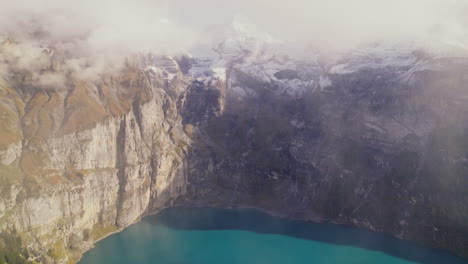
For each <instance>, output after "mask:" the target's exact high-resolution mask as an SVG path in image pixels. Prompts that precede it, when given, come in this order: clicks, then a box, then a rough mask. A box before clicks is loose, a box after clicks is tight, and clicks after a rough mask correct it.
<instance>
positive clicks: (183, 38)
mask: <svg viewBox="0 0 468 264" xmlns="http://www.w3.org/2000/svg"><path fill="white" fill-rule="evenodd" d="M467 13H468V2H467V1H465V0H393V1H388V0H352V1H350V0H327V1H323V0H290V1H277V0H268V1H267V0H249V1H247V0H239V1H219V0H199V1H187V0H170V1H169V0H100V1H96V0H81V1H67V0H41V1H34V0H3V1H2V4H1V9H0V36H1V34H4V35H5V36H8V37H9V38H10V39H12V40H14V41H16V42H17V45H14V46H9V47H5V45H3V47H2V51H1V55H0V56H1V57H0V65H1V66H0V74H2V75H4V74H8V73H9V72H10V71H12V68H14V69H13V70H16V71H18V70H26V69H29V70H31V71H33V72H35V73H36V75H37V78H39V79H38V80H39V82H41V83H44V84H47V83H48V80H49V79H50V80H51V83H56V82H60V78H58V77H57V76H53V74H52V75H51V74H49V76H47V75H46V74H42V73H43V72H44V67H50V65H55V66H54V67H57V69H60V70H62V71H64V72H67V73H68V74H75V75H77V76H78V77H82V78H91V77H92V76H95V75H96V74H99V73H101V72H103V71H107V70H111V69H112V67H115V66H116V65H121V62H122V60H123V58H124V57H126V56H128V55H129V54H134V53H139V52H153V53H156V54H174V53H179V52H182V51H186V50H190V48H191V47H193V46H194V45H197V44H200V43H210V41H212V40H213V39H219V36H214V35H213V34H212V32H213V31H210V30H209V29H210V28H213V27H223V26H226V25H228V24H229V23H230V22H231V21H232V20H233V19H234V18H236V17H239V16H241V17H245V18H247V19H248V20H249V21H252V23H254V24H255V25H256V28H259V29H261V30H262V31H265V32H267V33H268V34H270V35H271V36H272V37H273V38H275V39H278V40H280V41H282V42H283V43H286V44H288V43H291V44H294V45H296V46H297V45H301V46H303V47H311V48H314V49H318V50H321V51H327V52H336V51H343V50H348V49H352V48H354V47H356V46H359V45H363V44H368V43H376V42H384V43H410V44H411V45H414V46H415V47H417V48H424V49H427V50H430V51H433V52H442V53H463V52H467V51H468V19H467V17H466V14H467ZM44 48H51V49H52V50H53V52H54V53H55V55H56V57H55V59H56V60H57V61H54V62H52V63H51V61H50V60H53V58H54V57H53V56H50V55H51V54H47V52H49V51H48V50H45V49H44ZM44 54H46V55H49V56H44ZM58 55H60V56H58ZM57 58H61V59H60V60H59V59H57ZM2 72H3V73H2ZM41 75H44V76H45V77H47V78H46V79H47V80H42V77H41ZM45 77H44V78H45Z"/></svg>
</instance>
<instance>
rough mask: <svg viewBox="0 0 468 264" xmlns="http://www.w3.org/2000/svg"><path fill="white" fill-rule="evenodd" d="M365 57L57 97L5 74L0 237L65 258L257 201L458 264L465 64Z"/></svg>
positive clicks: (252, 61) (467, 120)
mask: <svg viewBox="0 0 468 264" xmlns="http://www.w3.org/2000/svg"><path fill="white" fill-rule="evenodd" d="M379 54H380V53H379ZM361 55H362V54H360V53H359V54H352V55H350V57H349V58H348V57H347V58H343V60H342V61H338V62H335V63H334V64H333V65H330V64H327V63H324V62H321V61H320V60H316V59H311V60H294V59H290V58H287V57H275V56H265V55H264V54H261V55H258V54H256V55H253V54H248V53H247V54H244V55H238V56H235V61H229V62H228V63H226V69H219V68H216V69H214V68H212V69H210V70H209V71H205V70H200V69H201V68H205V67H208V68H209V67H211V66H210V65H211V64H210V63H211V62H210V61H209V60H206V59H205V60H197V59H193V58H189V57H184V56H182V57H181V58H177V59H172V58H167V57H164V58H157V57H150V56H149V57H144V58H140V59H136V60H135V61H134V62H132V63H127V65H126V67H125V68H124V69H123V70H122V71H121V72H119V73H114V74H112V75H108V76H103V77H102V78H101V79H100V80H99V81H93V82H90V81H81V80H69V82H68V84H67V87H62V89H40V88H37V87H29V86H27V85H23V84H24V83H23V82H22V79H21V76H10V77H9V78H8V80H4V81H3V82H1V83H0V109H1V111H2V112H1V116H0V120H1V124H2V125H1V126H0V181H1V183H0V187H1V189H0V191H1V195H0V229H2V230H16V231H18V233H19V234H20V235H21V236H22V238H23V240H24V241H25V244H26V245H25V246H26V247H27V249H28V250H29V252H30V255H31V256H32V258H33V259H35V260H36V261H38V262H42V263H74V262H76V261H77V260H78V259H79V257H80V255H81V254H82V253H83V252H84V251H86V250H88V249H89V248H90V247H92V245H93V243H94V242H95V241H96V240H98V239H100V238H102V237H104V236H106V235H108V234H110V233H112V232H115V231H119V230H121V229H122V228H125V227H126V226H128V225H131V224H132V223H135V222H136V221H138V220H139V219H141V217H143V216H145V215H147V214H152V213H156V212H157V211H158V210H160V209H162V208H165V207H168V206H174V205H186V206H222V207H236V206H253V207H257V208H262V209H267V210H271V211H275V212H277V213H279V214H282V215H285V216H288V217H294V218H298V219H304V220H320V219H323V220H329V221H334V222H337V223H343V224H349V225H354V226H358V227H362V228H366V229H370V230H374V231H378V232H387V233H390V234H393V235H395V236H398V237H400V238H402V239H408V240H411V241H415V242H418V243H421V244H424V245H429V246H435V247H440V248H445V249H449V250H451V251H453V252H455V253H458V254H460V255H463V254H465V256H466V252H467V251H466V245H467V244H468V241H467V240H466V239H467V237H468V226H467V223H468V222H467V221H466V220H467V219H468V208H467V206H466V205H467V204H468V194H467V188H466V187H467V186H468V182H467V181H468V178H467V175H468V145H467V142H468V89H467V87H466V83H467V81H468V61H466V60H464V59H431V58H422V57H418V56H417V55H415V54H413V53H408V54H403V55H401V54H400V55H398V56H393V57H390V58H389V57H384V58H381V57H379V56H378V55H375V54H374V55H372V54H371V55H366V56H364V58H363V57H362V56H361ZM200 63H201V64H203V65H202V66H200ZM191 69H196V70H197V71H196V74H193V72H191ZM223 74H224V76H222V75H223Z"/></svg>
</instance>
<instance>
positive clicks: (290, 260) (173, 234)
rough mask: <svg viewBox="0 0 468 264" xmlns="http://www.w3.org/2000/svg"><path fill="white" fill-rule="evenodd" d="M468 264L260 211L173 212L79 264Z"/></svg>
mask: <svg viewBox="0 0 468 264" xmlns="http://www.w3.org/2000/svg"><path fill="white" fill-rule="evenodd" d="M250 263H252V264H262V263H265V264H276V263H278V264H279V263H282V264H294V263H310V264H312V263H315V264H337V263H340V264H341V263H346V264H348V263H349V264H354V263H356V264H371V263H372V264H374V263H375V264H410V263H423V264H462V263H463V264H467V263H468V262H467V260H466V259H462V258H459V257H456V256H454V255H451V254H449V253H447V252H445V251H441V250H436V249H431V248H426V247H421V246H417V245H415V244H413V243H410V242H406V241H402V240H398V239H395V238H393V237H391V236H387V235H384V234H379V233H373V232H368V231H364V230H360V229H355V228H351V227H347V226H342V225H335V224H330V223H308V222H300V221H291V220H285V219H281V218H277V217H272V216H269V215H267V214H264V213H262V212H259V211H256V210H222V209H200V208H198V209H187V208H171V209H166V210H164V211H162V212H160V213H159V214H157V215H155V216H150V217H146V218H144V219H143V220H142V221H141V222H140V223H138V224H135V225H133V226H131V227H129V228H127V229H125V230H124V231H122V232H121V233H118V234H114V235H112V236H110V237H108V238H106V239H104V240H102V241H100V242H99V243H97V245H96V247H95V248H94V249H92V250H90V251H89V252H87V253H86V254H84V256H83V258H82V260H81V261H80V262H79V264H250Z"/></svg>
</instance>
